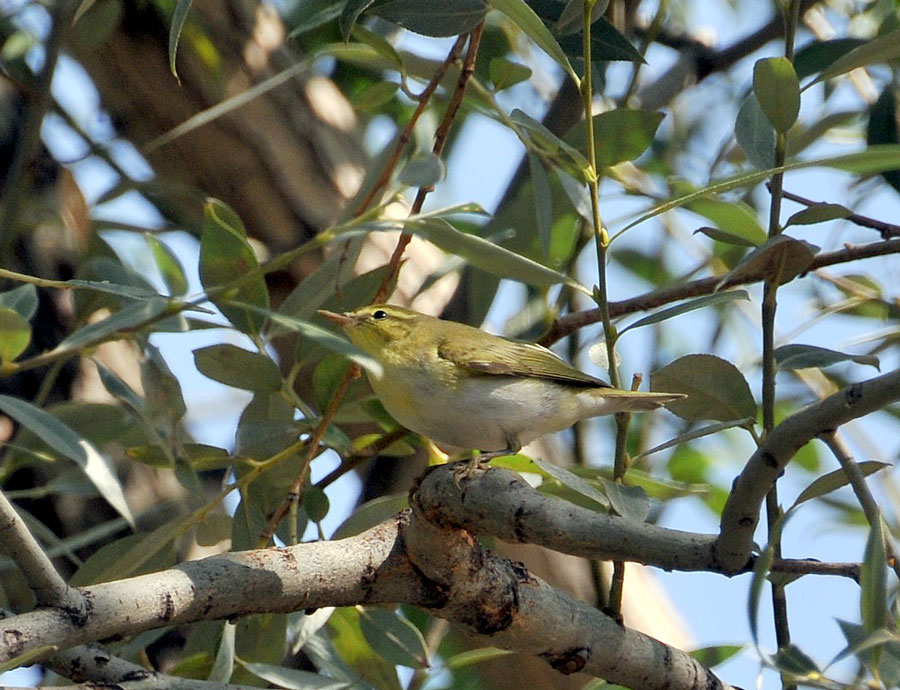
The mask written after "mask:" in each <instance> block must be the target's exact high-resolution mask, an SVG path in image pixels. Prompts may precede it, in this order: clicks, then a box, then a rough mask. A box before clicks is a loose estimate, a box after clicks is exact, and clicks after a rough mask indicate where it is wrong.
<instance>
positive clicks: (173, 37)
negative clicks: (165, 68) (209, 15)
mask: <svg viewBox="0 0 900 690" xmlns="http://www.w3.org/2000/svg"><path fill="white" fill-rule="evenodd" d="M193 4H194V0H176V3H175V11H174V12H173V13H172V26H171V27H169V69H170V70H171V71H172V76H173V77H175V78H176V79H178V70H177V69H176V68H175V56H176V53H177V51H178V39H179V38H181V31H182V29H184V23H185V21H187V15H188V12H189V11H190V9H191V5H193ZM179 81H181V80H180V79H179Z"/></svg>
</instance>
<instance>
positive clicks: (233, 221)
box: [200, 199, 269, 334]
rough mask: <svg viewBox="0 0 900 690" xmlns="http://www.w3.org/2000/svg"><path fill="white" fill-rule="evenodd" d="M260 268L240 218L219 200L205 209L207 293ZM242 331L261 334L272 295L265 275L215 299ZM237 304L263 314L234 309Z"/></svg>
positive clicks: (203, 277)
mask: <svg viewBox="0 0 900 690" xmlns="http://www.w3.org/2000/svg"><path fill="white" fill-rule="evenodd" d="M258 268H259V261H258V260H257V258H256V256H255V255H254V253H253V249H251V247H250V243H249V242H248V241H247V231H246V230H245V229H244V224H243V223H242V222H241V220H240V218H238V216H237V214H235V212H234V211H232V210H231V209H230V208H229V207H228V206H226V205H225V204H223V203H222V202H221V201H218V200H216V199H209V200H207V202H206V204H205V205H204V207H203V234H202V235H201V237H200V282H202V283H203V287H204V288H206V290H207V291H209V290H211V289H213V288H216V287H219V286H222V285H227V284H230V283H232V282H233V281H234V280H235V279H236V278H237V277H239V276H244V275H246V274H247V273H249V272H252V271H256V270H257V269H258ZM212 302H213V304H215V305H216V306H217V307H219V309H221V310H222V313H223V314H224V315H225V318H227V319H228V320H229V321H231V323H232V324H233V325H234V326H235V328H237V329H238V330H239V331H243V332H245V333H252V334H255V333H259V331H260V330H261V329H262V326H263V324H264V323H265V313H266V312H265V310H267V309H268V307H269V292H268V289H267V288H266V281H265V279H264V278H263V276H262V275H259V274H257V275H254V276H253V277H250V278H247V279H245V280H243V281H242V282H241V283H240V284H239V285H238V286H236V287H234V288H233V289H231V290H229V291H228V292H227V293H225V294H219V295H218V296H216V297H213V298H212ZM235 302H240V303H242V304H244V305H249V306H252V307H258V308H259V309H261V310H263V311H255V310H252V309H251V310H248V309H247V308H245V307H236V306H234V303H235Z"/></svg>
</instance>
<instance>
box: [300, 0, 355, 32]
mask: <svg viewBox="0 0 900 690" xmlns="http://www.w3.org/2000/svg"><path fill="white" fill-rule="evenodd" d="M345 4H346V2H345V0H306V2H301V3H298V4H297V6H296V7H294V8H293V9H292V11H291V13H290V21H291V25H292V26H291V33H290V34H289V36H290V38H294V37H295V36H299V35H300V34H303V33H306V32H307V31H311V30H313V29H317V28H318V27H320V26H322V25H323V24H327V23H328V22H330V21H332V20H333V19H337V18H338V17H339V16H340V14H341V10H343V9H344V5H345Z"/></svg>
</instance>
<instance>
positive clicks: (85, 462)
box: [0, 395, 134, 527]
mask: <svg viewBox="0 0 900 690" xmlns="http://www.w3.org/2000/svg"><path fill="white" fill-rule="evenodd" d="M0 410H2V411H3V412H4V413H5V414H7V415H9V416H10V417H12V418H13V419H15V420H16V421H17V422H19V424H21V425H22V426H23V427H25V428H26V429H28V430H30V431H31V432H33V433H34V434H35V435H37V436H38V437H39V438H40V439H41V440H42V441H43V442H44V443H46V444H47V445H48V446H50V447H51V448H53V450H55V451H56V452H58V453H59V454H60V455H63V456H64V457H66V458H68V459H69V460H72V461H73V462H75V463H77V464H78V466H79V467H81V469H82V470H83V471H84V473H85V475H87V477H88V479H90V480H91V482H92V483H93V484H94V486H95V487H97V491H99V492H100V495H101V496H103V498H105V499H106V501H107V502H108V503H109V504H110V505H111V506H112V507H113V508H115V510H116V511H117V512H118V513H119V514H120V515H121V516H122V517H123V518H125V519H126V520H127V521H128V524H130V525H131V526H132V527H134V518H133V517H132V515H131V510H130V509H129V507H128V503H127V502H126V501H125V494H124V492H123V491H122V485H121V484H120V483H119V479H118V478H117V477H116V473H115V468H114V467H113V464H112V462H110V460H109V458H107V457H106V456H105V455H103V454H101V453H100V451H98V450H97V449H96V448H95V447H94V446H93V445H92V444H91V443H90V442H89V441H87V440H86V439H84V438H82V437H81V436H80V435H79V434H77V433H76V432H75V431H74V430H73V429H71V428H70V427H68V426H66V425H65V424H63V423H62V422H61V421H60V420H59V419H57V418H56V417H54V416H53V415H51V414H49V413H48V412H45V411H44V410H42V409H40V408H38V407H35V406H34V405H32V404H31V403H29V402H26V401H24V400H20V399H18V398H13V397H11V396H8V395H0Z"/></svg>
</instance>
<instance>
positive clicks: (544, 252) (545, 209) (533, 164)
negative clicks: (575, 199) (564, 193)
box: [528, 151, 553, 261]
mask: <svg viewBox="0 0 900 690" xmlns="http://www.w3.org/2000/svg"><path fill="white" fill-rule="evenodd" d="M528 170H529V172H530V173H531V185H532V188H533V192H534V193H533V195H532V196H533V198H534V215H535V219H536V224H537V229H538V237H539V238H540V241H541V256H543V258H544V260H545V261H546V260H547V257H548V256H549V255H550V233H551V232H552V230H553V193H552V192H551V191H550V177H549V176H548V175H547V170H546V169H545V168H544V164H543V163H541V160H540V158H538V157H537V156H536V155H534V154H533V153H531V152H530V151H529V152H528Z"/></svg>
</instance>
